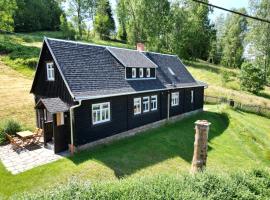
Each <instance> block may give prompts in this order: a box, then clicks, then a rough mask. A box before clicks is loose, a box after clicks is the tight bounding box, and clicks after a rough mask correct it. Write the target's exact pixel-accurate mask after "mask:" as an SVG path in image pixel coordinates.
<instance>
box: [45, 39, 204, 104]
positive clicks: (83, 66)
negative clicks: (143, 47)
mask: <svg viewBox="0 0 270 200" xmlns="http://www.w3.org/2000/svg"><path fill="white" fill-rule="evenodd" d="M45 41H46V43H47V44H48V46H49V49H50V50H51V51H52V53H53V55H54V57H55V59H56V62H57V63H58V65H59V68H60V70H61V72H62V74H63V76H64V79H65V80H66V82H67V84H68V87H69V88H70V90H71V92H72V94H73V95H74V97H75V99H89V98H96V97H100V96H109V95H117V94H120V93H121V94H130V93H138V92H143V91H149V90H162V89H167V88H173V87H191V86H203V85H202V84H201V83H198V82H197V81H196V80H194V78H193V77H192V76H191V74H190V73H189V72H188V71H187V69H186V68H185V66H184V65H183V64H182V63H181V61H180V60H179V59H178V57H177V56H172V55H165V54H157V53H150V52H143V53H141V52H137V51H135V50H132V51H130V50H125V49H121V50H119V49H117V48H110V47H107V46H99V45H91V44H84V43H76V42H71V41H65V40H57V39H46V40H45ZM112 49H113V52H114V53H115V52H116V51H117V52H118V53H119V51H121V54H122V52H137V53H139V54H140V55H142V56H143V60H144V61H146V60H147V61H146V62H143V63H144V64H143V65H140V63H139V62H138V63H137V64H136V65H138V66H141V67H145V66H147V67H150V64H151V65H153V63H155V64H156V65H157V69H156V79H151V80H126V79H125V67H124V66H123V64H122V62H120V61H119V58H118V59H116V58H115V57H114V56H113V55H112V53H111V51H112ZM116 49H117V50H116ZM115 50H116V51H115ZM123 54H125V55H128V54H129V53H123ZM118 55H119V54H118ZM127 58H129V59H130V60H131V61H130V63H129V64H128V66H130V65H131V63H132V62H135V61H134V59H132V56H131V57H126V59H125V62H129V61H128V59H127ZM146 63H149V65H148V64H146ZM125 64H127V63H125ZM168 67H170V68H171V69H172V70H173V71H174V73H175V74H176V76H172V75H171V74H170V72H169V71H168Z"/></svg>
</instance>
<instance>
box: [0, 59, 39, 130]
mask: <svg viewBox="0 0 270 200" xmlns="http://www.w3.org/2000/svg"><path fill="white" fill-rule="evenodd" d="M0 80H1V82H0V122H1V121H3V120H4V119H10V118H13V119H16V120H19V121H20V122H22V123H23V125H26V126H27V127H29V128H33V127H34V125H35V114H34V99H33V95H32V94H30V93H29V91H30V88H31V84H32V80H30V79H27V78H25V77H23V76H22V75H21V74H19V73H18V72H16V71H15V70H12V69H11V68H9V67H7V66H6V65H5V64H3V63H2V62H1V61H0Z"/></svg>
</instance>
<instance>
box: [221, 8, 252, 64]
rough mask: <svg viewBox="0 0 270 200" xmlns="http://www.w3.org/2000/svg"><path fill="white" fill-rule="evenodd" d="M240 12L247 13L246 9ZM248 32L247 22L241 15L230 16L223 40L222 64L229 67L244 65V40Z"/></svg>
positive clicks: (227, 19)
mask: <svg viewBox="0 0 270 200" xmlns="http://www.w3.org/2000/svg"><path fill="white" fill-rule="evenodd" d="M237 11H238V12H241V13H246V10H245V9H244V8H242V9H238V10H237ZM246 30H247V20H246V18H245V17H242V16H240V15H235V14H230V15H228V16H227V18H226V21H225V30H224V37H223V39H222V47H223V51H222V61H221V62H222V64H223V65H225V66H228V67H238V68H240V67H241V64H242V63H243V52H244V45H243V42H244V38H245V35H246Z"/></svg>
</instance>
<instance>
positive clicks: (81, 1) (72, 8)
mask: <svg viewBox="0 0 270 200" xmlns="http://www.w3.org/2000/svg"><path fill="white" fill-rule="evenodd" d="M88 11H89V2H88V1H87V0H69V9H68V14H69V16H70V17H71V19H72V21H73V23H74V25H75V27H76V28H77V31H78V36H79V38H82V35H83V31H84V26H85V23H84V21H85V20H86V19H87V18H88V17H89V13H88Z"/></svg>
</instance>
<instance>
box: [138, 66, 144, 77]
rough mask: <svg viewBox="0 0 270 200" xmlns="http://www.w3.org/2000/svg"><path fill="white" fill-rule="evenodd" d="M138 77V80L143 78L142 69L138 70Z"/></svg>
mask: <svg viewBox="0 0 270 200" xmlns="http://www.w3.org/2000/svg"><path fill="white" fill-rule="evenodd" d="M139 76H140V78H143V68H140V70H139Z"/></svg>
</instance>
